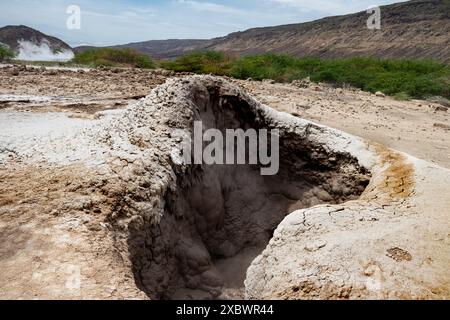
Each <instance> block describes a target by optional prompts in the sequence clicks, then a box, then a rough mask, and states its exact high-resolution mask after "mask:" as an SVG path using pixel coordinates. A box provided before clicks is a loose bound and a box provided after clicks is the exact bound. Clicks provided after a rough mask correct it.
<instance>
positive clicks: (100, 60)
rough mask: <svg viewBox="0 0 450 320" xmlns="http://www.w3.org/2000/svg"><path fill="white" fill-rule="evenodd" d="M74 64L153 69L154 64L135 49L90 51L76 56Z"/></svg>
mask: <svg viewBox="0 0 450 320" xmlns="http://www.w3.org/2000/svg"><path fill="white" fill-rule="evenodd" d="M72 62H73V63H76V64H83V65H91V66H95V67H98V66H132V67H136V68H145V69H152V68H154V67H155V64H154V62H153V61H152V60H151V59H150V58H149V57H148V56H146V55H144V54H141V53H140V52H139V51H136V50H134V49H113V48H101V49H90V50H86V51H83V52H80V53H77V54H76V55H75V58H74V59H73V60H72Z"/></svg>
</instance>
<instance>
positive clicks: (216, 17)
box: [0, 0, 399, 46]
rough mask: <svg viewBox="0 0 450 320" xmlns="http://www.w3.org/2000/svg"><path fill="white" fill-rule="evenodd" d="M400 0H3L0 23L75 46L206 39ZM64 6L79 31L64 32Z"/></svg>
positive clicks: (344, 12) (66, 30) (65, 18)
mask: <svg viewBox="0 0 450 320" xmlns="http://www.w3.org/2000/svg"><path fill="white" fill-rule="evenodd" d="M395 2H399V0H393V1H392V0H312V1H307V0H241V1H237V0H229V1H225V0H206V1H204V0H165V1H163V0H154V1H144V0H96V1H92V0H8V1H0V26H4V25H10V24H13V25H18V24H24V25H28V26H30V27H33V28H36V29H38V30H40V31H42V32H44V33H47V34H50V35H54V36H56V37H59V38H61V39H62V40H64V41H66V42H68V43H69V44H70V45H73V46H76V45H80V44H89V45H98V46H102V45H113V44H123V43H128V42H137V41H145V40H155V39H187V38H195V39H207V38H212V37H218V36H224V35H226V34H228V33H230V32H235V31H242V30H245V29H248V28H252V27H261V26H271V25H280V24H287V23H297V22H305V21H310V20H315V19H318V18H322V17H325V16H330V15H339V14H346V13H353V12H357V11H361V10H365V9H367V8H368V7H369V6H371V5H383V4H390V3H395ZM69 5H78V6H79V7H80V8H81V29H80V30H68V29H67V27H66V20H67V18H68V14H67V13H66V10H67V7H68V6H69Z"/></svg>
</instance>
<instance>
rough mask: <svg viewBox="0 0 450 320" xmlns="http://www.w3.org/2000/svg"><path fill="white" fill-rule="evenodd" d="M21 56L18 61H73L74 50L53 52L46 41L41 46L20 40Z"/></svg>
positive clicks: (19, 55)
mask: <svg viewBox="0 0 450 320" xmlns="http://www.w3.org/2000/svg"><path fill="white" fill-rule="evenodd" d="M18 43H19V54H18V56H17V57H16V59H19V60H26V61H61V62H64V61H69V60H71V59H73V57H74V54H73V52H72V50H62V51H60V52H56V53H55V52H53V50H52V49H51V48H50V43H49V42H48V40H47V39H44V40H43V41H42V42H41V43H40V44H36V43H33V42H30V41H25V40H19V41H18Z"/></svg>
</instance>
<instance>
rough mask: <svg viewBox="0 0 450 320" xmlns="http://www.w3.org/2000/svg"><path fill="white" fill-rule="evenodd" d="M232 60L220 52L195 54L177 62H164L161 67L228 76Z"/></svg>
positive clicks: (181, 58)
mask: <svg viewBox="0 0 450 320" xmlns="http://www.w3.org/2000/svg"><path fill="white" fill-rule="evenodd" d="M230 63H231V59H230V57H229V56H227V55H225V54H224V53H222V52H218V51H207V52H194V53H191V54H188V55H185V56H181V57H179V58H177V59H176V60H175V61H162V62H161V63H160V64H161V67H162V68H164V69H169V70H173V71H177V72H193V73H199V74H210V73H211V74H215V75H226V74H228V73H229V70H228V68H229V66H230Z"/></svg>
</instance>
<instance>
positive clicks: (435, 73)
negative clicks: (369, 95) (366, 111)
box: [163, 52, 450, 98]
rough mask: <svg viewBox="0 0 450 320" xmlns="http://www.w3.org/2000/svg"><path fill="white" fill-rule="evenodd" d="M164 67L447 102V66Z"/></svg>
mask: <svg viewBox="0 0 450 320" xmlns="http://www.w3.org/2000/svg"><path fill="white" fill-rule="evenodd" d="M163 67H166V68H168V69H172V70H175V71H187V72H194V73H213V74H217V75H227V76H232V77H235V78H238V79H247V78H252V79H255V80H263V79H273V80H275V81H278V82H290V81H292V80H296V79H303V78H306V77H310V78H311V80H312V81H315V82H327V83H331V84H333V85H336V86H349V85H350V86H352V87H357V88H360V89H362V90H365V91H370V92H373V93H375V92H377V91H381V92H383V93H385V94H388V95H392V96H397V97H400V98H406V97H411V98H426V97H428V96H442V97H446V98H449V97H450V66H448V65H446V64H442V63H437V62H433V61H429V60H410V59H376V58H364V57H357V58H348V59H328V60H323V59H316V58H294V57H290V56H288V55H277V54H264V55H255V56H247V57H243V58H239V59H230V58H229V57H227V56H225V55H224V54H223V53H220V52H205V53H200V52H197V53H194V54H190V55H187V56H183V57H180V58H178V59H176V60H175V61H173V62H166V63H163Z"/></svg>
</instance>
